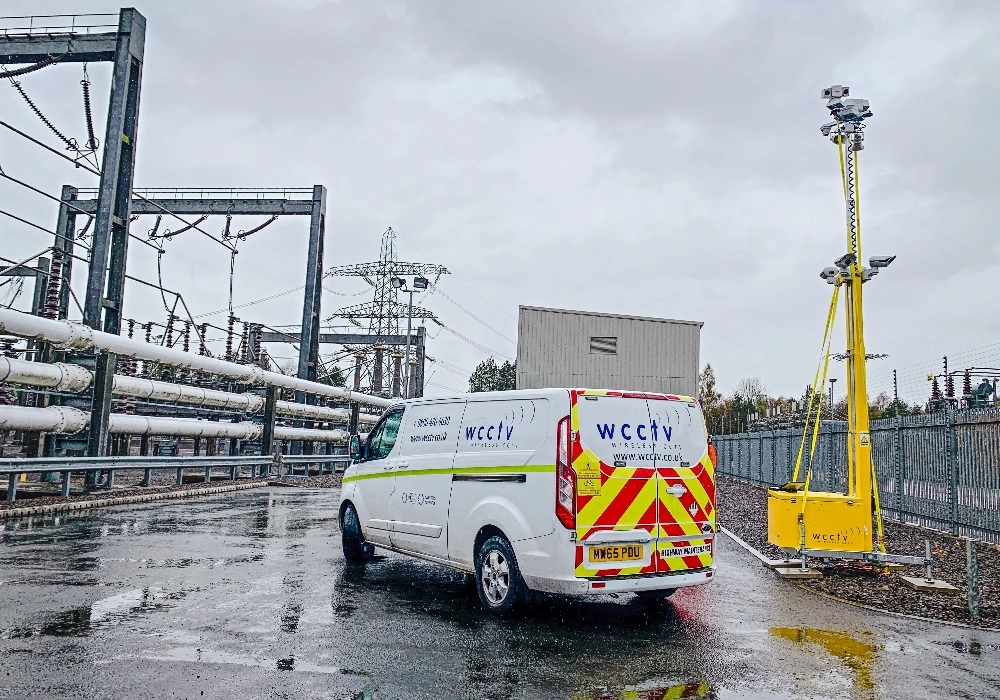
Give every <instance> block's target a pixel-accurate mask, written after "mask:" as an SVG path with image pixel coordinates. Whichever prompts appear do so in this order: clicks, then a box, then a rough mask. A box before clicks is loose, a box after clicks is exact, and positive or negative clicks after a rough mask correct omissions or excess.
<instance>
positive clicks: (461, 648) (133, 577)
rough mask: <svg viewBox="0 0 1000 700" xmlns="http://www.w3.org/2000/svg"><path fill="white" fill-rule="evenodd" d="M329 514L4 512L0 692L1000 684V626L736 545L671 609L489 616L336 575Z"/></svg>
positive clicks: (966, 689) (725, 689) (239, 507)
mask: <svg viewBox="0 0 1000 700" xmlns="http://www.w3.org/2000/svg"><path fill="white" fill-rule="evenodd" d="M335 514H336V494H335V493H334V492H330V491H306V490H298V489H296V490H294V492H289V491H285V490H280V489H276V490H270V491H263V490H255V491H247V492H240V493H238V494H234V495H230V496H227V497H222V498H217V499H208V498H206V499H198V500H191V501H184V502H177V503H167V504H150V505H141V506H127V507H121V508H117V509H109V510H104V511H99V512H93V513H89V514H86V515H80V516H75V517H70V518H68V519H67V518H66V517H61V518H60V519H58V520H56V519H49V520H35V521H34V522H32V523H31V524H30V525H29V524H28V523H26V522H25V523H21V524H19V525H18V526H16V527H12V526H10V525H8V526H7V527H6V528H4V529H3V531H0V593H2V596H3V597H2V600H3V601H4V603H3V604H0V665H2V667H3V668H4V670H5V671H7V672H8V673H9V674H10V675H9V676H8V678H7V683H6V684H0V698H3V697H17V698H31V697H38V698H42V697H45V698H48V697H79V696H86V697H109V698H111V697H114V698H119V697H151V696H157V697H169V696H171V695H173V696H178V697H185V696H186V697H192V696H194V697H202V695H201V694H202V693H204V697H219V698H230V697H295V698H311V697H332V698H351V699H355V698H358V699H363V698H367V699H369V700H387V699H389V698H452V697H455V698H570V699H572V700H664V699H667V698H771V697H784V698H798V697H818V698H840V697H880V698H893V697H900V698H940V697H967V698H989V697H1000V693H998V691H997V688H998V687H1000V646H998V645H1000V635H995V634H994V635H990V634H988V633H976V632H969V631H965V630H958V629H953V628H945V627H940V626H928V625H924V624H921V623H915V622H912V621H907V620H899V619H895V618H884V617H880V616H877V615H872V614H870V613H866V612H862V611H858V610H854V609H851V608H845V607H842V606H840V605H839V604H835V603H831V602H829V601H826V600H824V599H821V598H816V597H814V596H811V595H809V594H808V593H806V592H804V591H801V590H799V589H797V588H794V587H791V586H786V585H784V584H782V583H781V582H779V581H776V580H775V579H774V578H773V577H771V576H769V575H768V574H767V572H765V571H763V570H762V569H761V568H760V567H759V565H758V564H757V563H756V561H755V560H753V559H752V558H750V557H748V556H747V555H745V553H743V552H742V551H741V550H738V549H737V548H735V547H730V546H728V542H726V541H722V542H720V546H719V548H718V550H719V556H720V573H719V575H718V577H717V579H716V581H715V583H713V584H712V585H711V586H708V587H703V588H698V589H688V590H684V591H681V592H679V593H678V594H677V595H675V596H673V597H672V598H671V599H670V601H669V602H667V603H666V604H663V605H660V606H654V607H648V606H645V605H642V604H640V603H639V602H638V600H637V599H635V598H634V596H629V595H623V596H621V597H617V598H616V597H613V596H602V597H600V598H596V599H589V600H581V599H571V598H560V597H554V596H546V597H542V598H541V599H540V600H538V601H536V602H535V603H533V604H532V605H530V606H529V607H527V608H525V609H524V610H523V611H521V612H520V613H519V614H518V615H516V616H514V617H511V618H508V619H496V618H492V617H487V616H485V615H483V614H482V613H481V612H480V611H479V609H478V606H477V601H476V597H475V593H474V591H473V590H472V589H471V588H470V587H469V586H468V584H467V583H466V581H465V577H464V575H461V574H458V573H455V572H451V571H449V570H447V569H444V568H442V567H439V566H436V565H432V564H428V563H424V562H417V561H412V560H408V559H405V558H403V557H398V556H395V555H388V556H381V557H379V558H378V559H377V560H376V561H374V562H372V563H371V564H369V565H368V566H367V567H365V568H362V569H357V568H354V567H348V566H347V565H346V564H345V563H344V561H343V558H342V556H341V553H340V549H339V532H337V529H336V520H335ZM56 659H57V660H58V663H54V660H56Z"/></svg>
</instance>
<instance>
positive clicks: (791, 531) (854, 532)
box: [767, 489, 872, 552]
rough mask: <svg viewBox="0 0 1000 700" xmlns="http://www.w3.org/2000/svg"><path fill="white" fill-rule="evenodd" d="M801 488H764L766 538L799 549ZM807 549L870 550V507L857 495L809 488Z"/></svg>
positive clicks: (806, 518) (772, 542)
mask: <svg viewBox="0 0 1000 700" xmlns="http://www.w3.org/2000/svg"><path fill="white" fill-rule="evenodd" d="M804 495H805V492H804V491H801V490H799V491H791V490H779V489H771V490H769V491H768V492H767V541H768V542H770V543H771V544H773V545H775V546H776V547H781V548H783V549H789V550H798V549H799V548H800V547H801V545H802V535H801V532H800V531H799V513H801V512H802V498H803V496H804ZM805 525H806V549H824V550H833V551H838V552H870V551H872V510H871V504H870V503H862V502H861V501H860V500H858V498H857V497H856V496H848V495H845V494H842V493H827V492H825V491H810V492H809V497H808V498H807V499H806V512H805Z"/></svg>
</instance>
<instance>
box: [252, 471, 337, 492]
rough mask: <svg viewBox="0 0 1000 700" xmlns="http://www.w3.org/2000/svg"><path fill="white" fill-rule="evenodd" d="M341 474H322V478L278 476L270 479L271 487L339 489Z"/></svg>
mask: <svg viewBox="0 0 1000 700" xmlns="http://www.w3.org/2000/svg"><path fill="white" fill-rule="evenodd" d="M343 478H344V475H343V474H324V475H323V476H305V477H303V476H280V477H271V478H270V479H269V480H268V481H269V482H270V484H271V486H292V487H298V488H312V489H339V488H340V481H341V479H343Z"/></svg>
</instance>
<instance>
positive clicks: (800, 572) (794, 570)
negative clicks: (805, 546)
mask: <svg viewBox="0 0 1000 700" xmlns="http://www.w3.org/2000/svg"><path fill="white" fill-rule="evenodd" d="M774 571H775V573H777V574H778V576H780V577H781V578H787V579H809V578H823V572H822V571H820V570H819V569H803V568H802V567H801V566H779V567H778V568H776V569H775V570H774Z"/></svg>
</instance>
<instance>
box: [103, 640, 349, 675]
mask: <svg viewBox="0 0 1000 700" xmlns="http://www.w3.org/2000/svg"><path fill="white" fill-rule="evenodd" d="M126 660H143V661H183V662H188V663H206V664H225V665H232V666H246V667H253V668H267V669H274V670H277V671H301V672H304V673H325V674H329V675H340V676H367V675H369V673H368V671H359V670H354V669H349V668H338V667H337V666H321V665H319V664H314V663H311V662H309V661H303V660H302V659H296V658H295V657H294V656H291V657H289V658H287V659H254V658H250V657H248V656H240V655H239V654H233V653H231V652H228V651H218V650H215V649H205V648H199V647H191V646H182V647H174V648H172V649H168V650H167V651H166V652H164V653H162V654H153V655H146V654H143V655H141V656H140V655H125V656H115V657H113V658H110V659H100V660H98V661H96V662H95V663H98V664H110V663H116V662H118V661H126Z"/></svg>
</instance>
